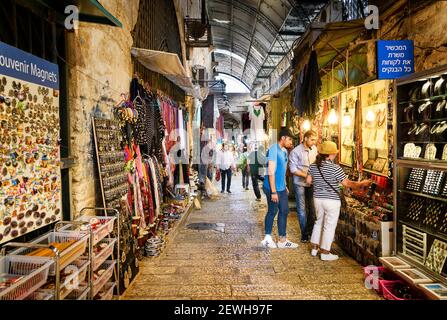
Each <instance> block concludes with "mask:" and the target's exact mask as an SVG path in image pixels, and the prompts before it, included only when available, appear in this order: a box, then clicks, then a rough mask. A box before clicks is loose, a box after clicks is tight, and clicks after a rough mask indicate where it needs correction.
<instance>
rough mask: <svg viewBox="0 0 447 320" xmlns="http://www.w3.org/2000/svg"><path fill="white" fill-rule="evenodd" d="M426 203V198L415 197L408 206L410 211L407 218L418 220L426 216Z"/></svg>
mask: <svg viewBox="0 0 447 320" xmlns="http://www.w3.org/2000/svg"><path fill="white" fill-rule="evenodd" d="M425 205H426V199H425V198H422V197H414V198H413V199H412V200H411V202H410V205H409V206H408V211H407V214H406V218H407V220H409V221H413V222H418V221H420V220H422V219H423V218H424V215H425Z"/></svg>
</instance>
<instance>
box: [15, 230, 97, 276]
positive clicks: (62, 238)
mask: <svg viewBox="0 0 447 320" xmlns="http://www.w3.org/2000/svg"><path fill="white" fill-rule="evenodd" d="M88 239H89V235H86V234H83V233H80V232H55V231H50V232H49V233H47V234H45V235H43V236H41V237H39V238H37V239H35V240H33V241H32V242H31V243H33V244H43V245H50V244H52V243H55V242H56V243H66V242H73V243H72V244H71V245H70V246H69V247H67V248H65V249H64V250H63V251H62V252H59V255H60V258H59V268H60V270H62V269H64V268H65V267H66V266H68V265H69V264H70V263H72V262H73V261H75V260H76V259H78V258H79V257H80V256H82V255H83V254H84V252H85V249H86V248H87V242H88ZM48 250H49V249H48ZM33 251H34V250H33V249H27V248H20V249H17V250H14V251H13V252H12V253H11V254H18V255H28V254H30V253H31V252H33ZM53 257H54V256H53V255H49V256H48V257H47V256H45V258H53ZM50 274H51V275H54V274H55V266H54V265H53V266H51V268H50Z"/></svg>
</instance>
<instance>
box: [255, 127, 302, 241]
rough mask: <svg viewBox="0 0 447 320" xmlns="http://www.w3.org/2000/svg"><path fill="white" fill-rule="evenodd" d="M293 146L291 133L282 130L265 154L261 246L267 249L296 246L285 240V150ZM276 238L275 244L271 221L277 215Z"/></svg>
mask: <svg viewBox="0 0 447 320" xmlns="http://www.w3.org/2000/svg"><path fill="white" fill-rule="evenodd" d="M292 146H293V140H292V133H291V132H290V130H289V129H286V128H283V129H281V130H280V132H279V135H278V143H276V144H275V145H273V146H272V147H270V149H269V150H268V152H267V175H266V176H265V179H264V186H263V191H264V193H265V195H266V196H267V203H268V210H267V214H266V216H265V238H264V240H262V241H261V244H262V246H265V247H269V248H289V249H293V248H297V247H298V245H297V244H296V243H293V242H291V241H289V240H287V237H286V230H287V215H288V213H289V199H288V198H289V196H288V194H289V190H288V189H287V184H286V171H287V162H288V155H287V150H286V149H289V148H291V147H292ZM278 211H279V214H278V236H279V241H278V243H277V244H276V243H275V241H274V240H273V238H272V228H273V221H274V219H275V216H276V214H277V213H278Z"/></svg>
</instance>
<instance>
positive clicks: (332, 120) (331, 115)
mask: <svg viewBox="0 0 447 320" xmlns="http://www.w3.org/2000/svg"><path fill="white" fill-rule="evenodd" d="M327 122H328V123H329V124H337V122H338V116H337V112H335V109H334V108H332V109H331V111H330V112H329V117H328V118H327Z"/></svg>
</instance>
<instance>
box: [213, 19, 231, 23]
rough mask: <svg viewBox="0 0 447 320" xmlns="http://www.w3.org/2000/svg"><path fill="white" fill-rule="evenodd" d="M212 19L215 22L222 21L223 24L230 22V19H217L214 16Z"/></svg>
mask: <svg viewBox="0 0 447 320" xmlns="http://www.w3.org/2000/svg"><path fill="white" fill-rule="evenodd" d="M213 21H214V22H217V23H224V24H229V23H231V21H229V20H219V19H216V18H214V19H213Z"/></svg>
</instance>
